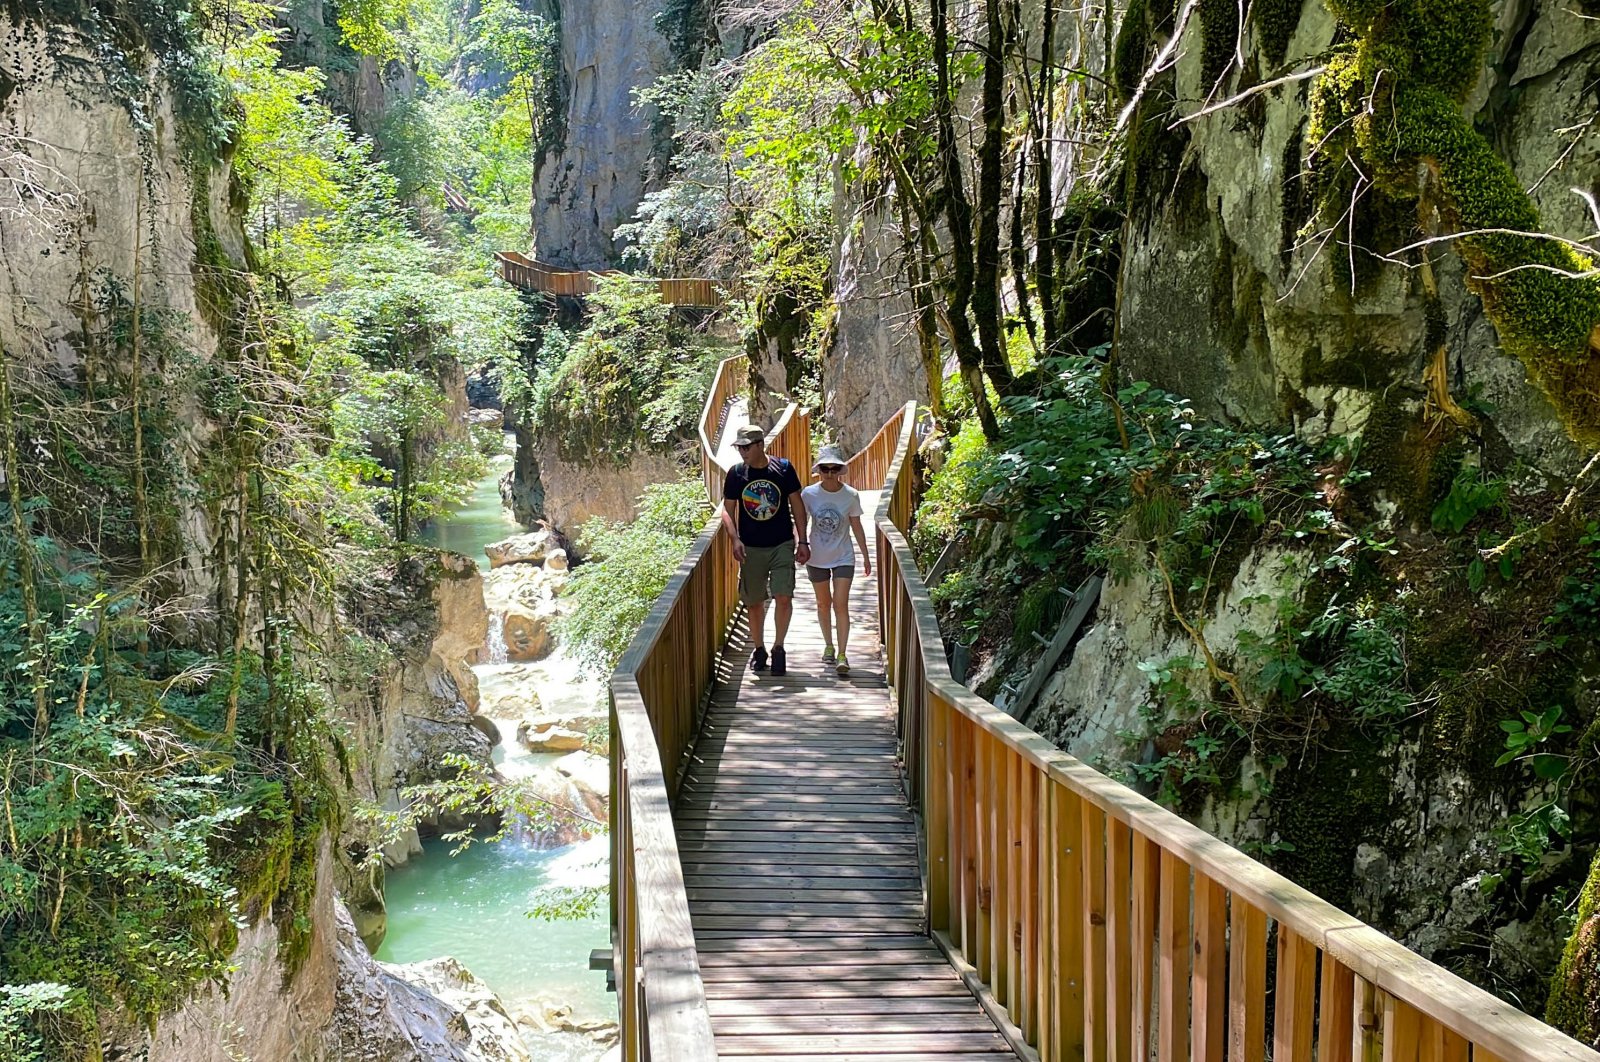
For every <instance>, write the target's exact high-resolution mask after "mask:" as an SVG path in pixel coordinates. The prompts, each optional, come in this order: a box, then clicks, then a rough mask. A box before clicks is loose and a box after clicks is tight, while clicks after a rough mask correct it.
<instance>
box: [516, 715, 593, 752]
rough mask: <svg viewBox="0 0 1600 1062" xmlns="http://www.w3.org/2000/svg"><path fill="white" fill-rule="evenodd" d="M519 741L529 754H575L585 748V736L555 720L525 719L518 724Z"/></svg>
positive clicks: (581, 732) (579, 731)
mask: <svg viewBox="0 0 1600 1062" xmlns="http://www.w3.org/2000/svg"><path fill="white" fill-rule="evenodd" d="M517 741H518V742H519V743H521V745H522V746H523V747H524V748H526V749H527V750H528V751H529V752H575V751H577V750H578V749H581V748H583V743H584V734H583V731H581V730H569V729H568V728H567V727H564V726H562V725H560V724H559V723H558V722H557V721H555V720H553V719H546V720H543V721H539V722H535V721H533V720H528V719H524V720H523V721H522V722H520V723H518V724H517Z"/></svg>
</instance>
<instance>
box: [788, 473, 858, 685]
mask: <svg viewBox="0 0 1600 1062" xmlns="http://www.w3.org/2000/svg"><path fill="white" fill-rule="evenodd" d="M844 465H845V461H844V454H843V452H841V451H840V449H839V448H838V447H837V446H832V445H829V446H824V447H823V448H822V449H821V450H820V451H819V452H818V454H817V460H816V461H815V463H813V464H812V466H811V470H812V471H813V472H816V473H817V474H818V475H819V476H820V477H821V479H820V481H819V482H816V483H813V484H811V485H810V486H808V487H806V488H805V489H804V490H802V491H801V492H800V498H801V500H802V501H803V502H804V503H805V514H806V516H807V517H808V518H809V521H810V524H811V533H810V534H809V535H807V536H805V537H806V538H808V539H809V540H810V542H811V557H810V558H809V559H808V560H807V561H806V575H807V576H808V577H809V578H810V579H811V589H812V590H814V591H816V594H817V623H818V624H819V625H821V627H822V641H823V644H824V645H825V646H826V648H825V649H823V651H822V662H823V664H825V665H826V664H832V665H833V666H834V670H835V671H837V672H838V673H839V674H841V675H847V674H849V673H850V656H849V647H850V582H851V580H852V579H854V578H855V573H856V569H855V547H854V546H853V545H852V544H851V542H850V537H851V535H852V534H853V535H854V536H855V540H856V543H858V544H859V545H860V546H861V574H862V575H863V576H870V575H871V574H872V555H871V554H870V553H868V552H867V535H866V532H865V531H863V530H862V529H861V495H860V494H858V493H857V492H856V489H855V488H854V487H851V486H850V485H848V484H847V483H845V481H844V480H843V479H841V478H840V477H841V476H843V475H844ZM835 629H837V633H838V642H837V643H835V642H834V633H835ZM835 644H837V645H838V649H837V650H835V648H834V646H835Z"/></svg>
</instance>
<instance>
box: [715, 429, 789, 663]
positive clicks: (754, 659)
mask: <svg viewBox="0 0 1600 1062" xmlns="http://www.w3.org/2000/svg"><path fill="white" fill-rule="evenodd" d="M766 441H767V437H766V433H765V432H763V431H762V430H761V429H760V428H758V427H756V426H755V425H754V424H746V425H745V426H744V427H742V428H740V429H739V430H738V431H737V432H735V433H734V436H733V445H734V448H735V449H737V450H738V451H739V456H740V457H742V458H743V459H744V460H742V461H740V462H739V463H738V464H737V465H734V466H733V467H732V468H731V469H729V470H728V475H727V478H726V479H724V480H723V483H722V499H723V501H722V525H723V526H724V527H726V528H727V529H728V534H730V535H732V536H733V559H734V560H736V561H738V562H739V600H741V601H743V602H744V603H745V607H746V608H747V609H748V610H749V612H750V641H751V642H752V643H754V644H755V647H756V648H755V652H753V653H751V654H750V667H751V669H752V670H755V671H764V670H766V668H767V647H766V643H765V641H764V639H763V634H762V626H763V624H764V622H765V620H766V613H767V598H768V597H771V598H772V600H773V601H774V602H775V603H776V607H775V608H774V609H773V617H772V626H773V631H772V658H771V659H772V673H773V674H774V675H782V674H784V673H785V671H786V670H787V667H788V661H787V659H786V658H785V655H784V651H783V639H784V636H785V635H787V634H788V633H789V619H790V617H791V616H792V615H793V614H794V566H795V562H796V561H798V562H799V563H801V564H804V563H806V561H808V560H810V559H811V547H810V544H809V543H808V542H805V541H804V540H802V541H800V542H798V543H797V542H795V540H794V529H795V527H796V526H799V527H805V526H806V507H805V502H803V501H801V500H800V487H801V483H800V477H799V476H798V475H797V474H796V473H795V470H794V466H793V465H791V464H790V463H789V462H788V461H785V460H784V459H783V458H781V457H768V456H767V447H766Z"/></svg>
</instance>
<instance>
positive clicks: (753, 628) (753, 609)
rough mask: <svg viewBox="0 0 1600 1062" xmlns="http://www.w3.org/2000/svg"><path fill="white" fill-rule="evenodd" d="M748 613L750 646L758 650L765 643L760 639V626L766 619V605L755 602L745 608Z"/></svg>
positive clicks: (761, 602)
mask: <svg viewBox="0 0 1600 1062" xmlns="http://www.w3.org/2000/svg"><path fill="white" fill-rule="evenodd" d="M746 611H748V612H749V613H750V644H751V645H753V646H755V647H756V648H758V649H759V648H760V647H761V646H763V645H766V644H767V643H766V642H765V641H763V640H762V637H761V625H762V623H763V622H765V620H766V618H767V603H766V601H765V600H762V601H757V602H755V603H754V604H752V605H749V606H747V607H746Z"/></svg>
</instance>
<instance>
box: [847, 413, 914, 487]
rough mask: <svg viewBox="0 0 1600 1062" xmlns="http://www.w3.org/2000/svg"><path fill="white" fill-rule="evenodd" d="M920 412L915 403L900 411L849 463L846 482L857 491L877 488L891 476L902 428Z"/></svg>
mask: <svg viewBox="0 0 1600 1062" xmlns="http://www.w3.org/2000/svg"><path fill="white" fill-rule="evenodd" d="M916 415H917V404H916V403H915V402H908V403H906V404H905V405H904V406H902V407H900V408H899V409H898V410H896V411H895V413H894V415H893V416H891V417H890V418H889V419H888V420H886V421H884V423H883V427H881V428H879V429H878V433H877V434H876V435H874V436H873V437H872V439H871V440H870V441H869V442H868V443H867V445H866V446H864V447H862V448H861V450H860V451H858V452H857V453H856V455H855V456H854V457H852V458H850V460H849V461H848V462H846V463H845V466H844V481H845V482H846V483H848V484H850V485H851V486H853V487H855V488H856V489H857V490H877V489H878V488H879V487H880V486H881V485H882V484H883V483H884V482H885V480H886V479H887V478H888V475H889V466H890V465H892V464H893V463H894V457H895V454H896V453H897V452H898V451H899V448H900V433H901V429H902V427H903V426H904V425H905V423H906V422H907V421H908V420H915V419H916ZM907 482H908V483H909V482H910V481H909V480H908V481H907Z"/></svg>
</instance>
